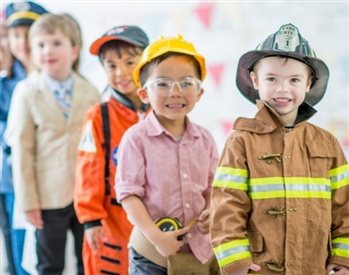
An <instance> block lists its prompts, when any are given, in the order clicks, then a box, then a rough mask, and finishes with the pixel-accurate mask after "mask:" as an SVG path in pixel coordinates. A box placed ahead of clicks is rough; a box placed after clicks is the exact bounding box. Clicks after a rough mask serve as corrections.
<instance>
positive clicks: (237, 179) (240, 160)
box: [210, 133, 253, 275]
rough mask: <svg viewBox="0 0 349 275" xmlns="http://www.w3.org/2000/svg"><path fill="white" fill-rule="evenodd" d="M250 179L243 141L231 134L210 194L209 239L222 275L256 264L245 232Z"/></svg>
mask: <svg viewBox="0 0 349 275" xmlns="http://www.w3.org/2000/svg"><path fill="white" fill-rule="evenodd" d="M248 177H249V172H248V168H247V162H246V153H245V148H244V143H243V140H242V139H239V138H238V137H236V136H235V135H234V133H232V134H231V136H230V137H229V138H228V140H227V142H226V144H225V147H224V149H223V152H222V155H221V159H220V162H219V165H218V168H217V171H216V174H215V179H214V182H213V188H212V195H211V207H212V208H211V209H212V210H211V217H212V218H211V225H210V237H211V242H212V246H213V250H214V253H215V255H216V258H217V260H218V263H219V266H220V268H221V272H222V274H223V275H227V274H231V273H233V272H234V271H236V270H241V269H244V268H246V267H248V266H249V265H251V264H252V263H253V262H252V255H251V252H250V249H249V240H248V238H247V230H246V221H247V219H248V214H249V212H250V210H251V202H250V199H249V197H248V194H247V182H248Z"/></svg>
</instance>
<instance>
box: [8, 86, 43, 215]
mask: <svg viewBox="0 0 349 275" xmlns="http://www.w3.org/2000/svg"><path fill="white" fill-rule="evenodd" d="M32 89H33V88H32V87H28V86H27V82H26V81H25V80H24V81H22V82H19V83H18V84H17V87H16V88H15V90H14V93H13V97H12V100H11V105H10V111H9V118H8V127H9V129H10V130H9V131H10V136H9V138H10V139H11V148H12V152H11V154H12V172H13V183H14V190H15V194H16V201H17V205H18V208H19V210H20V211H29V210H35V209H40V200H39V192H38V186H37V181H36V177H35V143H36V142H35V139H36V136H35V122H34V119H33V116H32V113H31V103H32V101H31V99H32V97H33V96H30V95H32Z"/></svg>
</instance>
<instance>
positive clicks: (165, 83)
mask: <svg viewBox="0 0 349 275" xmlns="http://www.w3.org/2000/svg"><path fill="white" fill-rule="evenodd" d="M200 84H201V82H200V80H198V79H196V78H191V77H188V78H184V79H182V80H180V81H173V80H170V79H156V80H154V81H151V82H149V83H148V84H146V85H145V86H146V88H148V90H149V89H151V91H150V92H152V93H154V94H155V95H157V96H168V95H170V93H171V92H173V89H174V88H175V87H174V86H175V85H177V86H178V87H177V88H179V91H180V93H181V94H182V95H183V96H191V95H197V94H198V93H199V90H200Z"/></svg>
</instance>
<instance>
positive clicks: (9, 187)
mask: <svg viewBox="0 0 349 275" xmlns="http://www.w3.org/2000/svg"><path fill="white" fill-rule="evenodd" d="M4 12H5V17H6V20H5V22H4V25H5V26H6V27H7V31H6V34H7V35H6V37H5V36H4V35H5V32H2V33H1V36H2V37H1V39H2V40H6V41H8V46H9V48H10V52H11V53H10V54H12V55H13V57H14V58H13V62H12V66H11V67H9V68H7V70H6V71H4V70H3V71H2V73H1V78H0V81H1V93H0V102H1V104H0V134H1V137H0V142H1V149H0V150H1V153H0V154H1V156H2V157H1V165H0V167H1V168H0V173H1V177H0V193H1V198H2V202H3V204H4V206H5V209H6V211H7V216H8V218H9V226H10V227H9V232H10V237H11V238H10V239H11V247H12V248H11V247H9V249H7V251H9V253H12V255H13V262H14V268H15V270H16V271H15V273H13V272H11V275H12V274H17V275H21V274H24V275H26V274H27V272H25V271H24V269H23V268H22V267H21V262H22V252H23V243H24V234H25V231H24V230H23V229H14V228H12V222H13V219H12V217H13V207H14V191H13V184H12V171H11V158H10V153H11V150H10V148H9V147H8V145H7V144H6V142H5V140H4V133H5V129H6V127H7V117H8V112H9V106H10V101H11V97H12V92H13V90H14V87H15V86H16V84H17V83H18V82H19V81H20V80H22V79H24V78H25V77H26V75H27V73H28V72H29V71H30V70H31V69H32V67H33V66H32V65H30V64H31V63H30V58H29V53H30V51H29V44H28V32H29V28H30V25H31V24H32V23H33V22H34V21H35V20H36V19H37V18H39V17H40V16H41V15H42V14H43V13H46V12H47V11H46V10H45V9H44V8H43V7H41V6H40V5H38V4H35V3H33V2H15V3H11V4H9V5H8V6H7V7H6V9H5V11H4ZM3 36H4V37H3ZM1 69H3V67H2V68H1ZM2 226H3V225H2ZM6 243H8V242H6ZM11 251H12V252H11Z"/></svg>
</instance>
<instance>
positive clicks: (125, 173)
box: [115, 127, 145, 203]
mask: <svg viewBox="0 0 349 275" xmlns="http://www.w3.org/2000/svg"><path fill="white" fill-rule="evenodd" d="M135 129H136V128H134V127H131V128H129V129H128V130H127V131H126V132H125V134H124V135H123V137H122V139H121V142H120V146H119V150H118V153H117V159H118V169H117V171H116V176H115V191H116V197H117V199H118V201H119V203H121V202H122V200H123V199H125V198H126V197H128V196H131V195H135V196H138V197H139V198H140V199H142V198H143V197H144V194H145V191H144V184H145V158H144V153H143V152H142V142H141V140H142V139H141V137H139V138H137V137H138V135H137V130H136V131H135Z"/></svg>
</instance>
